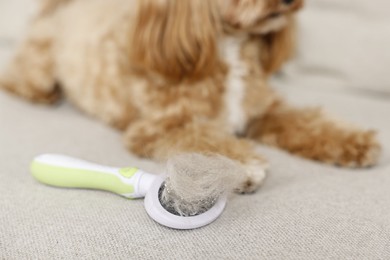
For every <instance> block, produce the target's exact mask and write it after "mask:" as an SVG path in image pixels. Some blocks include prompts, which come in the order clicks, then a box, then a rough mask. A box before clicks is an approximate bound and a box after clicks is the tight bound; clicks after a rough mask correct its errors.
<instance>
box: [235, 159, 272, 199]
mask: <svg viewBox="0 0 390 260" xmlns="http://www.w3.org/2000/svg"><path fill="white" fill-rule="evenodd" d="M243 168H244V169H245V173H244V178H243V180H242V181H240V182H239V184H238V186H237V187H236V188H235V191H236V192H237V193H241V194H246V193H253V192H255V191H256V190H257V189H258V188H259V187H260V186H261V185H262V184H263V183H264V181H265V178H266V171H267V169H268V164H267V163H265V162H258V161H256V162H251V163H248V164H244V165H243Z"/></svg>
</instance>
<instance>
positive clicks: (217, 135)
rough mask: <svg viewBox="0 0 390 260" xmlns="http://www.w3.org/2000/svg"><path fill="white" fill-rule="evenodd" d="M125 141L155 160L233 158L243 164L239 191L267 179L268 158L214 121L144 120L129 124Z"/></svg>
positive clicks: (135, 151)
mask: <svg viewBox="0 0 390 260" xmlns="http://www.w3.org/2000/svg"><path fill="white" fill-rule="evenodd" d="M125 142H126V145H127V147H128V148H129V149H130V151H132V152H133V153H135V154H137V155H139V156H142V157H148V158H152V159H155V160H166V159H168V158H171V157H172V156H174V155H178V154H183V153H200V154H202V155H205V156H213V155H222V156H225V157H227V158H230V159H232V160H234V161H236V162H238V163H239V164H240V165H241V166H242V178H240V182H239V183H237V185H236V190H237V191H238V192H240V193H250V192H254V191H255V190H256V189H257V188H258V187H259V186H260V185H261V184H262V183H263V181H264V179H265V168H266V166H267V162H266V161H265V159H263V158H262V157H261V156H260V155H258V154H257V153H256V152H255V150H254V147H253V146H252V144H251V143H250V142H248V141H246V140H243V139H238V138H236V137H235V136H233V135H230V134H228V133H224V132H223V130H222V129H220V128H218V127H216V126H214V125H213V124H211V123H200V122H199V123H197V122H195V121H194V120H188V119H187V118H183V117H165V118H158V119H149V120H141V121H139V122H137V123H135V124H132V125H131V126H130V127H129V128H128V130H127V131H126V133H125ZM205 167H207V166H205Z"/></svg>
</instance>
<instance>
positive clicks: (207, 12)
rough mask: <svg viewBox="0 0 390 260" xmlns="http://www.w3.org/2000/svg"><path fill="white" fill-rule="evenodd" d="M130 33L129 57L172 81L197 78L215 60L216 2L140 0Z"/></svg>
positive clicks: (211, 68)
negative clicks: (131, 32) (132, 30)
mask: <svg viewBox="0 0 390 260" xmlns="http://www.w3.org/2000/svg"><path fill="white" fill-rule="evenodd" d="M138 2H139V9H138V13H137V15H138V17H137V21H136V23H135V27H134V32H133V34H132V42H131V44H132V46H131V59H132V62H134V64H135V65H137V66H141V67H142V68H143V69H145V70H152V71H155V72H157V73H159V74H161V75H163V76H164V77H165V78H167V79H169V80H173V81H181V80H183V79H192V80H196V79H200V78H202V77H205V76H207V75H209V74H210V73H213V72H214V71H215V69H216V67H217V63H218V47H217V37H218V34H219V31H220V30H219V24H218V19H217V12H216V9H215V7H214V5H215V3H214V2H215V1H209V0H196V1H194V0H142V1H138Z"/></svg>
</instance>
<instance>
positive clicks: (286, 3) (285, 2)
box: [282, 0, 294, 5]
mask: <svg viewBox="0 0 390 260" xmlns="http://www.w3.org/2000/svg"><path fill="white" fill-rule="evenodd" d="M282 3H283V4H285V5H290V4H292V3H294V0H282Z"/></svg>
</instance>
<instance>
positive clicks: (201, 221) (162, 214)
mask: <svg viewBox="0 0 390 260" xmlns="http://www.w3.org/2000/svg"><path fill="white" fill-rule="evenodd" d="M163 183H164V178H162V177H157V178H156V180H155V181H154V182H153V184H152V186H151V187H150V189H149V191H148V193H147V194H146V196H145V209H146V212H147V213H148V215H149V216H150V217H151V218H152V219H153V220H154V221H156V222H157V223H159V224H161V225H163V226H166V227H170V228H173V229H195V228H200V227H203V226H206V225H208V224H210V223H211V222H213V221H214V220H216V219H217V218H218V217H219V216H220V215H221V214H222V212H223V210H224V209H225V206H226V201H227V198H226V196H221V197H220V198H219V199H218V201H217V202H216V203H215V204H214V206H213V207H211V208H210V209H209V210H208V211H206V212H204V213H202V214H200V215H197V216H191V217H182V216H177V215H174V214H172V213H170V212H168V211H167V210H166V209H165V208H164V207H163V206H161V203H160V200H159V194H158V193H159V190H160V187H161V185H162V184H163Z"/></svg>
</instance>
